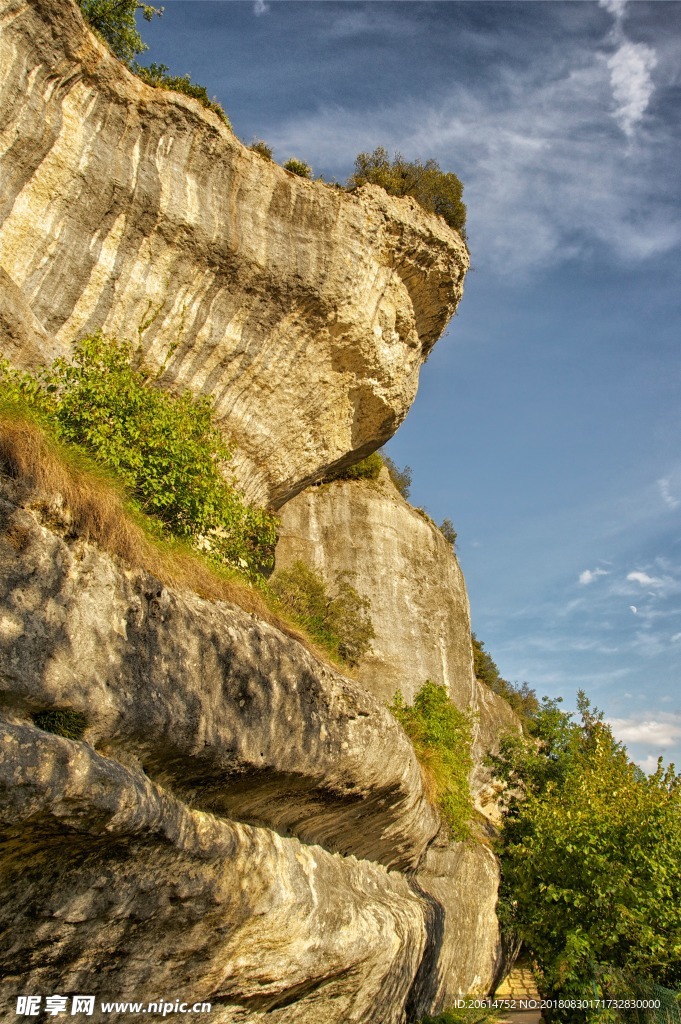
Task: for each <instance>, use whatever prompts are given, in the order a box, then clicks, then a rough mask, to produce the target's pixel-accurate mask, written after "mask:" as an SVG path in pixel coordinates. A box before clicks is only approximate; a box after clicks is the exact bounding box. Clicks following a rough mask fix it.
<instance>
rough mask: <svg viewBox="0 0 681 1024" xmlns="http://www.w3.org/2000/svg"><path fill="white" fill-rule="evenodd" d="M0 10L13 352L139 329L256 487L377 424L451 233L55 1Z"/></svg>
mask: <svg viewBox="0 0 681 1024" xmlns="http://www.w3.org/2000/svg"><path fill="white" fill-rule="evenodd" d="M0 28H1V32H0V69H1V70H0V137H1V138H2V140H3V147H2V150H1V152H2V156H1V157H0V267H1V268H2V269H3V270H4V272H5V274H6V275H7V276H8V277H9V278H10V279H11V282H12V284H13V285H14V287H15V288H16V289H18V291H19V292H20V294H21V295H22V296H23V299H24V301H25V304H26V306H27V307H28V309H29V310H30V314H31V318H30V321H25V318H24V321H25V322H24V326H23V327H22V328H20V327H19V326H17V324H16V323H15V324H14V325H12V324H9V323H8V324H5V326H4V328H3V329H2V334H4V336H5V337H6V338H7V337H9V338H10V340H12V339H13V341H12V346H13V347H12V354H13V355H14V357H15V358H16V359H17V360H21V359H22V358H24V360H25V361H33V359H34V356H35V349H36V347H37V348H38V349H40V348H41V347H42V346H43V343H44V340H45V338H48V337H49V338H52V339H54V343H55V344H56V347H57V349H58V350H59V351H60V352H62V353H66V352H68V350H69V346H70V344H71V343H72V342H73V341H74V340H75V339H76V338H77V337H78V336H79V335H82V334H83V333H84V332H87V331H92V330H93V329H95V328H103V329H104V330H105V331H106V332H108V333H111V334H115V335H119V336H122V337H127V338H132V340H133V341H135V342H138V341H139V342H140V343H141V346H142V349H143V351H144V353H145V357H146V359H147V361H148V362H149V363H150V364H151V365H152V366H153V367H156V368H163V377H162V380H163V382H165V383H166V384H167V385H169V386H179V387H188V388H191V389H192V390H193V391H195V392H202V393H207V394H210V395H212V396H214V398H215V402H216V411H217V415H218V418H219V420H220V423H221V426H222V428H223V430H224V432H225V433H226V434H227V435H228V436H229V437H230V438H231V439H232V440H233V441H234V444H235V446H236V451H237V454H236V455H235V459H234V464H233V468H234V471H235V473H236V475H237V478H238V480H239V482H240V483H241V485H242V486H243V487H244V488H245V489H246V491H247V493H248V494H249V495H250V497H251V498H253V499H257V500H260V501H271V502H273V503H275V504H280V503H281V502H283V501H284V500H286V499H287V498H288V497H290V496H291V495H293V494H295V493H296V492H297V491H299V490H300V489H301V488H302V487H304V486H305V485H306V483H308V482H309V481H311V480H313V479H315V478H317V477H319V476H320V475H322V474H323V473H324V472H325V471H326V470H327V469H328V468H329V467H331V466H336V465H344V464H347V463H350V462H353V461H356V460H357V458H359V457H361V456H363V455H364V454H367V453H368V451H370V450H373V449H374V448H376V447H378V445H379V444H380V443H382V442H383V441H385V440H386V439H387V438H388V437H390V436H391V435H392V434H393V433H394V431H395V430H396V429H397V427H398V426H399V424H400V423H401V421H402V420H403V419H404V416H405V415H406V413H407V411H408V409H409V407H410V405H411V403H412V401H413V398H414V395H415V392H416V387H417V382H418V372H419V368H420V366H421V363H422V362H423V359H424V357H425V356H426V355H427V353H428V351H429V350H430V348H431V347H432V346H433V344H434V343H435V341H436V340H437V338H438V337H439V336H440V334H441V333H442V331H443V330H444V328H445V326H446V324H447V322H448V320H449V318H450V317H451V315H452V313H453V312H454V309H455V308H456V304H457V302H458V301H459V298H460V296H461V291H462V284H463V277H464V274H465V271H466V269H467V266H468V254H467V250H466V247H465V246H464V244H463V242H462V241H461V239H460V238H459V236H458V235H457V234H456V233H455V232H454V231H452V230H451V229H450V228H449V227H447V225H446V224H445V222H444V221H443V220H442V219H441V218H439V217H435V216H431V215H429V214H426V213H425V212H424V211H423V210H422V209H421V208H420V207H419V206H418V205H417V204H416V203H415V202H414V201H413V200H411V199H394V198H392V197H390V196H388V195H387V194H386V193H385V192H384V191H383V190H382V189H380V188H377V187H375V186H364V187H363V188H362V189H360V190H359V191H358V192H357V193H356V194H353V195H349V194H347V193H345V192H343V191H342V190H338V189H336V188H333V187H331V186H325V185H323V184H321V183H317V182H310V181H305V180H303V179H301V178H299V177H296V176H295V175H293V174H291V173H290V172H288V171H285V170H283V168H281V167H278V166H277V165H275V164H273V163H271V162H269V161H266V160H264V159H263V158H262V157H260V156H258V155H257V154H255V153H252V152H251V151H250V150H248V149H247V148H246V147H244V146H243V145H241V143H240V142H239V141H238V140H237V139H236V138H235V137H234V135H233V134H232V132H231V131H230V130H229V129H228V128H227V127H226V125H224V124H223V123H222V122H221V121H220V119H219V118H218V117H217V115H215V114H214V113H213V112H211V111H208V110H205V109H204V108H203V107H202V106H201V105H200V104H199V102H198V101H196V100H193V99H191V98H189V97H186V96H182V95H180V94H178V93H169V92H166V91H163V90H159V89H154V88H151V87H149V86H146V85H144V84H143V83H142V82H141V81H140V80H139V79H137V78H135V77H134V76H133V75H132V74H131V73H130V72H129V71H127V69H126V68H125V67H124V66H123V65H122V64H121V63H120V62H119V61H118V60H117V59H116V58H115V57H113V55H112V54H111V53H110V52H109V50H108V49H107V47H106V46H105V45H104V44H103V43H101V42H100V41H99V40H98V39H96V38H95V37H94V36H93V35H92V33H90V32H89V30H88V29H87V28H86V26H85V24H84V23H83V20H82V18H81V16H80V12H79V10H78V8H77V6H76V4H75V3H73V2H71V0H30V2H29V0H1V2H0ZM5 280H6V279H5ZM1 283H2V282H1V281H0V284H1ZM14 305H15V308H16V303H15V304H14ZM4 315H5V316H6V317H7V316H9V313H6V314H4ZM22 332H23V337H24V341H23V342H22V344H21V345H20V346H19V350H18V351H17V344H16V341H17V337H18V335H20V334H22ZM52 354H53V352H52V343H50V346H49V347H48V350H47V351H46V355H49V356H51V355H52Z"/></svg>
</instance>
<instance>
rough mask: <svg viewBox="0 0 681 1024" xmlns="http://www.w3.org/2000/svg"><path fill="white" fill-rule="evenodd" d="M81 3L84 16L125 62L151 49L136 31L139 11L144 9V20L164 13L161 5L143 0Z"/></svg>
mask: <svg viewBox="0 0 681 1024" xmlns="http://www.w3.org/2000/svg"><path fill="white" fill-rule="evenodd" d="M78 4H79V6H80V9H81V11H82V12H83V16H84V18H85V20H86V21H87V22H88V23H89V24H90V25H91V26H92V28H94V29H95V31H96V32H97V33H98V34H99V35H100V36H102V38H103V39H105V40H106V42H107V43H108V44H109V46H110V47H111V49H112V50H113V52H114V53H115V54H116V56H117V57H119V58H120V60H122V61H125V63H126V64H127V63H128V62H129V61H131V60H133V58H134V57H136V56H137V54H138V53H144V51H145V50H148V49H149V47H148V46H147V44H146V43H145V42H144V41H143V40H142V37H141V35H140V34H139V32H138V31H137V23H136V21H135V15H136V13H137V11H141V12H142V15H143V16H144V19H145V21H151V19H152V18H153V17H154V15H158V16H159V17H160V15H161V14H163V8H162V7H153V6H152V5H151V4H145V3H140V0H78Z"/></svg>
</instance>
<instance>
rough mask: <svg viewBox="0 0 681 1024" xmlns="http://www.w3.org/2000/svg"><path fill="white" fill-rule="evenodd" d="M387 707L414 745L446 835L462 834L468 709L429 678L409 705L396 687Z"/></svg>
mask: <svg viewBox="0 0 681 1024" xmlns="http://www.w3.org/2000/svg"><path fill="white" fill-rule="evenodd" d="M388 710H389V711H390V712H391V713H392V714H393V715H394V717H395V718H396V719H397V721H398V722H399V723H400V725H401V726H402V728H403V729H404V731H405V732H406V734H407V736H408V737H409V739H410V740H411V742H412V744H413V746H414V750H415V752H416V756H417V758H418V760H419V763H420V764H421V767H422V768H423V770H424V775H425V778H426V783H427V786H428V789H429V791H430V795H431V797H432V798H433V799H434V801H435V802H436V803H437V806H438V807H439V809H440V813H441V815H442V819H443V822H444V823H445V825H446V826H447V827H448V828H449V831H450V835H451V836H452V838H453V839H465V838H466V837H467V836H468V835H469V821H470V817H471V812H472V805H471V797H470V790H469V785H468V777H469V775H470V772H471V769H472V767H473V761H472V759H471V753H470V751H471V742H472V719H471V715H470V714H468V713H466V712H463V711H459V709H458V708H457V707H455V706H454V704H452V702H451V701H450V699H449V696H448V694H447V688H446V687H445V686H441V685H438V684H437V683H433V682H431V681H430V680H427V681H426V682H425V683H424V684H423V686H422V687H421V689H420V690H419V691H418V693H417V694H416V696H415V698H414V703H413V705H411V706H410V705H407V704H405V703H404V699H403V697H402V694H401V693H400V692H399V690H398V691H397V693H396V694H395V696H394V698H393V702H392V704H390V705H389V708H388Z"/></svg>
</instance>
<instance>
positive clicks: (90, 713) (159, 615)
mask: <svg viewBox="0 0 681 1024" xmlns="http://www.w3.org/2000/svg"><path fill="white" fill-rule="evenodd" d="M0 524H1V526H2V540H0V601H1V606H2V622H1V629H0V707H3V706H4V707H5V708H6V709H8V710H11V711H12V712H13V713H14V714H15V715H21V716H22V717H23V719H24V720H30V715H31V714H32V713H35V712H38V711H43V710H50V709H54V708H58V709H59V708H68V709H71V710H72V711H76V712H79V713H81V714H83V715H84V716H85V718H86V719H87V722H88V728H87V731H86V733H85V738H86V739H87V741H88V742H89V743H90V744H91V745H92V746H93V747H95V748H96V749H97V750H98V751H100V752H102V753H104V754H106V755H107V756H110V757H114V758H116V759H118V760H122V761H124V762H126V763H132V764H134V765H135V766H137V767H138V768H140V769H143V770H144V771H145V772H146V773H147V775H148V776H149V777H151V778H153V779H156V780H157V781H159V782H161V783H162V784H164V785H166V786H170V787H171V789H172V790H173V791H174V792H175V793H176V794H178V795H180V796H181V797H182V799H184V800H186V801H189V802H190V803H191V805H192V806H193V807H198V808H201V809H204V810H211V811H217V812H219V813H221V814H226V815H229V816H230V817H233V818H237V819H238V820H241V821H248V822H250V823H255V824H266V825H267V826H268V827H270V828H275V829H277V830H278V831H281V832H282V833H285V834H294V835H296V836H297V837H298V838H300V839H302V840H304V841H305V842H307V843H320V844H322V845H324V846H325V847H326V848H327V849H330V850H334V851H335V850H338V851H340V852H342V853H345V854H355V855H356V856H358V857H363V858H367V859H371V860H375V861H378V862H380V863H383V864H385V865H387V866H389V867H399V868H403V869H404V868H409V867H412V868H413V867H415V866H416V864H417V863H418V861H419V859H420V857H421V855H422V853H423V851H424V849H425V847H426V845H427V843H428V842H429V840H430V839H431V838H432V837H433V835H434V834H435V833H436V832H437V828H438V821H437V816H436V814H435V812H434V811H433V810H432V809H431V808H430V805H429V804H428V802H427V801H426V798H425V796H424V792H423V786H422V782H421V775H420V770H419V767H418V764H417V762H416V759H415V757H414V753H413V750H412V748H411V745H410V744H409V742H408V741H407V739H406V737H405V736H404V734H403V733H402V731H401V729H400V728H399V727H398V726H397V723H396V722H395V721H394V719H393V718H392V716H391V715H390V714H388V712H387V711H386V710H385V708H384V707H382V705H381V704H380V703H379V702H377V701H376V700H374V699H373V698H372V697H371V695H370V694H368V693H367V692H366V690H365V689H364V688H362V687H361V686H359V685H357V684H356V683H354V682H353V681H351V680H349V679H347V678H345V677H344V676H342V675H341V674H340V673H339V672H338V671H335V670H333V669H331V668H330V667H329V666H326V665H323V664H322V663H320V662H319V661H318V660H317V659H316V658H314V657H313V656H312V655H311V654H310V653H309V652H308V651H307V650H305V648H304V647H302V645H301V644H299V643H298V642H296V641H295V640H292V639H291V638H289V637H286V636H284V635H283V634H281V633H280V632H279V631H278V630H276V629H275V628H274V627H272V626H269V625H268V624H267V623H265V622H262V621H260V620H258V619H256V618H255V617H254V616H252V615H250V614H248V613H246V612H244V611H242V610H241V609H240V608H236V607H233V606H230V605H227V604H224V603H220V602H211V601H205V600H202V599H201V598H199V597H197V596H196V595H195V594H192V593H189V592H183V593H178V592H175V591H172V590H168V589H166V588H164V587H163V586H162V585H161V584H160V583H159V581H158V580H157V579H155V578H154V577H152V576H150V575H149V574H148V573H145V572H139V571H138V572H133V571H130V570H128V571H124V570H122V569H121V568H120V567H119V566H117V565H116V564H115V562H114V561H113V560H112V559H111V558H110V557H109V556H108V555H105V554H103V553H102V552H100V551H98V550H97V549H96V548H94V547H92V546H90V545H84V544H80V543H77V544H75V546H74V545H69V544H67V543H66V542H65V541H64V540H63V539H61V538H60V537H58V536H57V535H55V534H54V533H53V532H52V531H51V530H49V529H47V528H46V527H44V526H41V525H39V523H38V522H37V521H36V519H35V516H34V514H33V513H32V512H31V511H29V510H27V509H25V508H22V507H18V506H17V505H16V504H15V503H14V501H12V500H8V498H7V497H6V498H4V499H2V500H0Z"/></svg>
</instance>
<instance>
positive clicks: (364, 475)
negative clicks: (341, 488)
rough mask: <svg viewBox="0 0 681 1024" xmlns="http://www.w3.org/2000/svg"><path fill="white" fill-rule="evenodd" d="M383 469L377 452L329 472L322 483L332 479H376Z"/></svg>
mask: <svg viewBox="0 0 681 1024" xmlns="http://www.w3.org/2000/svg"><path fill="white" fill-rule="evenodd" d="M382 469H383V459H382V458H381V456H380V455H379V454H378V452H373V453H372V454H371V455H367V457H366V458H365V459H362V461H361V462H356V463H355V464H354V465H353V466H346V467H345V468H344V469H338V470H336V472H335V473H330V474H329V475H328V476H326V477H324V480H323V481H322V482H323V483H330V482H331V481H332V480H377V479H378V477H379V475H380V472H381V470H382Z"/></svg>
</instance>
